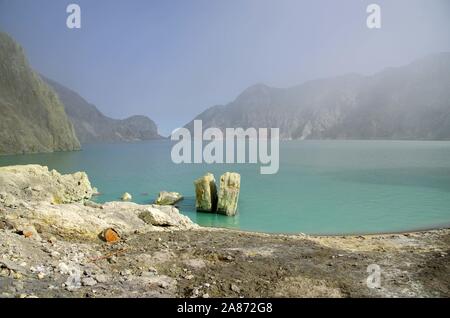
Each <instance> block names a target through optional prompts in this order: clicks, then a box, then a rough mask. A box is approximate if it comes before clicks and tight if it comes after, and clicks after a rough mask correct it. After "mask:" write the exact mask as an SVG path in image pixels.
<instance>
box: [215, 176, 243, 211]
mask: <svg viewBox="0 0 450 318" xmlns="http://www.w3.org/2000/svg"><path fill="white" fill-rule="evenodd" d="M240 188H241V176H240V174H239V173H236V172H226V173H224V174H223V175H222V176H221V177H220V190H219V200H218V203H217V212H218V213H221V214H226V215H229V216H233V215H235V214H236V211H237V205H238V200H239V191H240Z"/></svg>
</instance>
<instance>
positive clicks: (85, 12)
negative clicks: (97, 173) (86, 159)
mask: <svg viewBox="0 0 450 318" xmlns="http://www.w3.org/2000/svg"><path fill="white" fill-rule="evenodd" d="M69 3H77V4H79V5H80V6H81V10H82V28H81V29H79V30H70V29H68V28H67V27H66V18H67V13H66V7H67V5H68V4H69ZM370 3H377V4H379V5H380V6H381V9H382V28H381V29H380V30H370V29H368V28H367V27H366V17H367V13H366V7H367V5H368V4H370ZM0 29H1V30H3V31H6V32H8V33H9V34H10V35H12V36H13V37H14V38H15V39H16V40H17V41H18V42H19V43H20V44H21V45H22V46H23V47H24V48H25V50H26V53H27V55H28V58H29V59H30V61H31V64H32V66H33V67H34V68H35V69H36V70H37V71H39V72H41V73H42V74H44V75H46V76H48V77H50V78H52V79H54V80H56V81H58V82H60V83H62V84H63V85H65V86H68V87H69V88H71V89H73V90H75V91H77V92H78V93H80V94H81V95H82V96H83V97H84V98H86V99H87V100H88V101H89V102H91V103H93V104H95V105H96V106H97V107H98V108H99V109H100V110H101V111H103V112H104V113H105V114H107V115H109V116H112V117H115V118H123V117H127V116H129V115H132V114H144V115H148V116H150V117H151V118H153V119H154V120H155V121H156V122H157V124H158V126H159V128H160V131H162V132H163V133H165V134H167V133H169V132H170V131H171V130H172V129H174V128H176V127H179V126H182V125H184V124H185V123H186V122H188V121H189V120H190V119H192V118H193V117H194V116H195V115H197V114H198V113H200V112H201V111H203V110H204V109H206V108H208V107H210V106H213V105H216V104H226V103H228V102H230V101H232V100H233V99H234V98H235V97H236V96H237V95H238V94H239V93H240V92H241V91H242V90H244V89H245V88H247V87H248V86H251V85H253V84H255V83H265V84H268V85H272V86H277V87H287V86H293V85H296V84H300V83H302V82H304V81H305V80H309V79H315V78H318V77H327V76H333V75H339V74H343V73H348V72H359V73H364V74H368V73H372V72H375V71H378V70H381V69H382V68H384V67H386V66H397V65H402V64H405V63H408V62H410V61H412V60H413V59H415V58H418V57H422V56H425V55H427V54H430V53H434V52H441V51H450V1H448V0H389V1H381V0H370V1H363V0H354V1H351V0H342V1H336V0H329V1H327V0H322V1H317V0H314V1H313V0H308V1H306V0H305V1H301V0H292V1H291V0H220V1H219V0H179V1H176V0H164V1H163V0H159V1H148V0H147V1H138V0H126V1H125V0H115V1H112V0H111V1H106V0H104V1H102V0H95V1H92V0H86V1H85V0H71V1H65V0H60V1H56V0H53V1H52V0H0Z"/></svg>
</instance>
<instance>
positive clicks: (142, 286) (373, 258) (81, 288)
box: [0, 165, 450, 298]
mask: <svg viewBox="0 0 450 318" xmlns="http://www.w3.org/2000/svg"><path fill="white" fill-rule="evenodd" d="M94 192H95V191H94V190H93V188H92V186H91V184H90V182H89V179H88V177H87V175H86V174H84V173H81V172H80V173H76V174H72V175H61V174H59V173H58V172H56V171H49V170H48V169H47V168H46V167H41V166H37V165H28V166H13V167H1V168H0V255H1V256H0V297H204V298H207V297H449V296H450V275H449V274H450V256H449V254H450V248H449V247H450V230H449V229H441V230H432V231H423V232H414V233H403V234H380V235H363V236H307V235H275V234H263V233H249V232H242V231H235V230H227V229H216V228H203V227H200V226H198V225H196V224H194V223H193V222H192V221H191V220H190V219H189V218H187V217H185V216H183V215H182V214H180V213H179V211H178V210H177V209H176V208H175V207H173V206H162V205H138V204H135V203H131V202H108V203H105V204H97V203H94V202H92V201H89V199H90V197H91V196H92V194H93V193H94ZM106 229H114V231H116V232H117V234H118V236H119V238H118V240H116V241H115V242H114V243H108V242H106V241H105V238H104V237H103V236H102V233H104V231H105V230H106ZM371 264H376V265H377V266H379V268H380V269H381V281H380V286H379V287H377V288H369V287H368V285H367V279H368V277H369V275H370V273H368V272H367V268H368V266H369V265H371Z"/></svg>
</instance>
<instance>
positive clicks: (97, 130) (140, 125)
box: [43, 77, 162, 144]
mask: <svg viewBox="0 0 450 318" xmlns="http://www.w3.org/2000/svg"><path fill="white" fill-rule="evenodd" d="M43 78H44V80H45V81H46V82H47V83H48V84H49V85H50V86H51V87H52V88H53V89H54V90H55V91H56V93H57V94H58V95H59V98H60V100H61V101H62V103H63V104H64V106H65V108H66V112H67V115H68V116H69V119H70V120H71V122H72V123H73V125H74V127H75V131H76V134H77V136H78V139H79V140H80V142H81V143H82V144H84V143H96V142H130V141H140V140H151V139H159V138H162V137H161V136H160V135H159V134H158V128H157V127H156V124H155V123H154V122H153V121H152V120H151V119H150V118H148V117H145V116H132V117H129V118H127V119H123V120H119V119H112V118H109V117H107V116H105V115H103V114H102V113H101V112H100V111H99V110H98V109H97V107H95V106H94V105H92V104H89V103H88V102H87V101H86V100H85V99H84V98H83V97H81V96H80V95H78V94H77V93H76V92H74V91H72V90H70V89H68V88H67V87H64V86H63V85H61V84H59V83H57V82H55V81H53V80H50V79H47V78H45V77H43Z"/></svg>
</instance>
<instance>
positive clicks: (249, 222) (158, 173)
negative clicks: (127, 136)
mask: <svg viewBox="0 0 450 318" xmlns="http://www.w3.org/2000/svg"><path fill="white" fill-rule="evenodd" d="M171 146H172V144H171V143H170V141H166V140H164V141H151V142H142V143H133V144H101V145H88V146H85V147H84V150H83V151H79V152H65V153H53V154H36V155H17V156H3V157H0V165H10V164H27V163H38V164H42V165H47V166H49V167H50V168H53V169H57V170H58V171H60V172H63V173H69V172H75V171H79V170H81V171H86V172H87V173H88V174H89V177H90V180H91V183H92V184H93V185H94V186H96V187H97V188H98V189H99V191H100V192H101V193H102V195H101V196H100V197H98V198H97V200H98V201H111V200H117V199H118V198H120V196H121V195H122V193H123V192H130V193H131V194H132V195H133V201H134V202H137V203H151V202H152V201H153V200H154V199H155V197H156V195H157V193H158V192H159V191H161V190H167V191H177V192H181V193H182V194H183V195H184V196H185V200H184V201H182V202H181V203H180V210H181V212H182V213H183V214H185V215H187V216H189V217H190V218H191V219H192V220H193V221H194V222H197V223H199V224H200V225H204V226H217V227H229V228H238V229H243V230H251V231H262V232H278V233H298V232H303V233H310V234H348V233H376V232H395V231H406V230H415V229H423V228H430V227H438V226H441V225H448V224H450V142H431V141H286V142H281V144H280V170H279V172H278V173H277V174H275V175H261V174H260V173H259V165H252V164H240V165H237V164H228V165H227V164H214V165H206V164H181V165H176V164H174V163H172V161H171V158H170V150H171ZM226 171H236V172H239V173H240V174H241V183H242V184H241V195H240V200H239V212H238V214H237V215H236V216H235V217H226V216H222V215H216V214H209V213H197V212H195V197H194V195H195V193H194V186H193V181H194V179H195V178H198V177H200V176H202V175H203V174H204V173H205V172H212V173H214V174H215V176H216V179H219V177H220V175H221V174H222V173H224V172H226Z"/></svg>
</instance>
